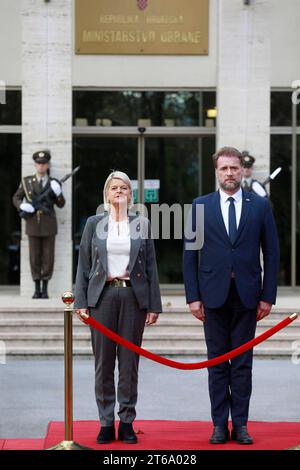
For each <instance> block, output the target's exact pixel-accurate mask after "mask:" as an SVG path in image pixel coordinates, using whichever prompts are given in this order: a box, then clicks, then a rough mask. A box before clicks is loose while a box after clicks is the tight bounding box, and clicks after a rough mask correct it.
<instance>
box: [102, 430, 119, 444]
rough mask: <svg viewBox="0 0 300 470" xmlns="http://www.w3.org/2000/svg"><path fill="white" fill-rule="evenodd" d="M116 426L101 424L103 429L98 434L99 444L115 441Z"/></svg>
mask: <svg viewBox="0 0 300 470" xmlns="http://www.w3.org/2000/svg"><path fill="white" fill-rule="evenodd" d="M115 440H116V435H115V427H114V426H101V430H100V432H99V434H98V436H97V442H98V444H108V443H109V442H112V441H115Z"/></svg>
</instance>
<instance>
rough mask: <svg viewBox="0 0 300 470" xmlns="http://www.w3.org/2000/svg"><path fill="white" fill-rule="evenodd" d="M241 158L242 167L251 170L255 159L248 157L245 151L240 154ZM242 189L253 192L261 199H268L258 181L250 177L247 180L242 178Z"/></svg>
mask: <svg viewBox="0 0 300 470" xmlns="http://www.w3.org/2000/svg"><path fill="white" fill-rule="evenodd" d="M242 157H243V167H244V168H252V166H253V164H254V162H255V158H254V157H252V155H249V152H247V151H244V152H242ZM242 188H243V189H245V191H253V192H254V193H256V194H258V195H259V196H261V197H268V193H267V191H266V190H265V188H264V186H263V185H262V184H261V183H260V182H259V181H258V180H256V179H254V178H252V176H250V177H248V178H246V177H243V178H242Z"/></svg>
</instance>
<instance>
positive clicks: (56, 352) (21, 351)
mask: <svg viewBox="0 0 300 470" xmlns="http://www.w3.org/2000/svg"><path fill="white" fill-rule="evenodd" d="M151 352H153V353H154V354H158V355H160V356H165V357H168V356H169V357H172V356H185V357H186V358H187V357H192V358H193V362H200V361H204V360H206V348H205V347H199V345H198V347H197V348H191V347H184V348H180V347H177V346H176V347H174V346H173V347H165V346H162V347H159V348H158V347H153V348H152V349H151ZM7 354H8V355H11V356H24V355H25V356H63V354H64V349H63V347H57V346H42V347H40V346H34V347H33V346H14V347H11V346H10V347H9V348H7ZM73 354H74V356H76V355H84V356H92V348H91V346H81V345H80V346H77V345H76V346H75V345H74V348H73ZM254 356H256V357H257V358H273V357H274V358H277V357H291V348H289V347H288V348H287V347H272V348H268V349H263V348H260V347H259V346H257V347H256V348H255V349H254ZM62 360H63V359H62ZM176 360H177V361H178V362H184V359H183V360H182V359H181V358H180V359H178V358H177V359H176ZM189 362H192V361H189Z"/></svg>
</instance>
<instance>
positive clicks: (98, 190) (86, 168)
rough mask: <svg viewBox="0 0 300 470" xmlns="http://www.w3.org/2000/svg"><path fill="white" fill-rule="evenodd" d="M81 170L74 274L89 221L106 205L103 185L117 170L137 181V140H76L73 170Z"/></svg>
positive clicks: (75, 216) (75, 190)
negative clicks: (77, 168)
mask: <svg viewBox="0 0 300 470" xmlns="http://www.w3.org/2000/svg"><path fill="white" fill-rule="evenodd" d="M78 165H80V170H79V171H78V172H77V173H76V174H75V176H74V178H73V217H72V220H73V228H72V230H73V247H74V250H73V253H74V257H73V274H74V275H75V271H76V266H77V257H78V248H79V243H80V239H81V235H82V232H83V229H84V226H85V222H86V220H87V218H88V217H89V216H91V215H94V214H95V213H96V210H97V207H98V206H99V204H102V203H103V193H102V191H103V186H104V183H105V180H106V178H107V177H108V175H109V173H111V172H112V171H113V170H120V171H124V172H125V173H127V174H128V175H129V177H130V178H132V179H137V138H132V137H130V138H128V137H118V138H116V137H113V138H105V137H103V138H100V137H99V136H92V137H80V136H77V137H74V139H73V167H74V168H75V167H77V166H78Z"/></svg>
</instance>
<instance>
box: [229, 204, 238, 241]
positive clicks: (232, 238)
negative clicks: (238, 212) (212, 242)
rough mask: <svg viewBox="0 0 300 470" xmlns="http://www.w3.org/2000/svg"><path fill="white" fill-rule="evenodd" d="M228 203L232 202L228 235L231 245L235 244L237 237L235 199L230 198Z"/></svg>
mask: <svg viewBox="0 0 300 470" xmlns="http://www.w3.org/2000/svg"><path fill="white" fill-rule="evenodd" d="M227 201H230V204H229V210H228V235H229V238H230V241H231V243H232V244H234V242H235V239H236V235H237V226H236V216H235V206H234V198H233V197H229V198H228V199H227Z"/></svg>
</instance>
